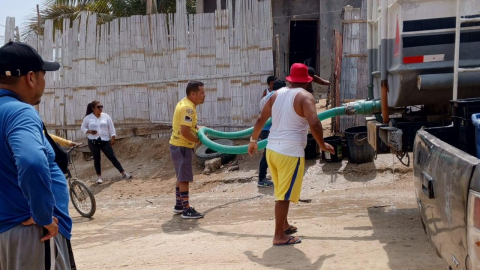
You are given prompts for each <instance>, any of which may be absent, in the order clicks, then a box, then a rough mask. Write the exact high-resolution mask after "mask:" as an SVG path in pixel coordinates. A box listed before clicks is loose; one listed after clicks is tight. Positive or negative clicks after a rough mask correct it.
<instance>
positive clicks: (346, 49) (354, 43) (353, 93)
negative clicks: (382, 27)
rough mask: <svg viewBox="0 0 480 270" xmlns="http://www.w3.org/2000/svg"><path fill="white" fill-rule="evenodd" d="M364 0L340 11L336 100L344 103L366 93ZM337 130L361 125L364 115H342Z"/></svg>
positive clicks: (365, 10) (360, 97)
mask: <svg viewBox="0 0 480 270" xmlns="http://www.w3.org/2000/svg"><path fill="white" fill-rule="evenodd" d="M366 2H367V1H365V0H363V1H362V8H352V7H347V8H345V9H344V14H343V47H342V49H343V53H342V60H341V66H342V69H341V82H340V93H339V95H338V96H339V99H340V100H339V101H340V102H341V103H347V102H351V101H355V100H359V99H366V98H367V97H368V91H367V84H368V61H367V59H368V58H367V3H366ZM339 121H340V122H339V125H338V126H337V129H336V131H337V132H339V133H344V131H345V129H347V128H350V127H356V126H364V125H365V124H366V122H365V116H364V115H354V116H341V117H339Z"/></svg>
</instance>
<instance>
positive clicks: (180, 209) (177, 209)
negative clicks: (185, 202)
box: [173, 205, 183, 214]
mask: <svg viewBox="0 0 480 270" xmlns="http://www.w3.org/2000/svg"><path fill="white" fill-rule="evenodd" d="M173 212H174V213H175V214H181V213H183V206H178V205H175V207H173Z"/></svg>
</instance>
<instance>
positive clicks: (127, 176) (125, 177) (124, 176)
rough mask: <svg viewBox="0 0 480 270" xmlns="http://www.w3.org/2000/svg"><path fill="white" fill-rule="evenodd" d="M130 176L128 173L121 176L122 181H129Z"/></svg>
mask: <svg viewBox="0 0 480 270" xmlns="http://www.w3.org/2000/svg"><path fill="white" fill-rule="evenodd" d="M130 178H132V176H131V175H130V174H128V173H125V174H123V179H130Z"/></svg>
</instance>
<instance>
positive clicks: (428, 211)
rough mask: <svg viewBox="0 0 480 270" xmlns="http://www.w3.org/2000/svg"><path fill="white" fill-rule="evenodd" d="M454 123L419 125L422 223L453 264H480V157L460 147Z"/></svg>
mask: <svg viewBox="0 0 480 270" xmlns="http://www.w3.org/2000/svg"><path fill="white" fill-rule="evenodd" d="M457 143H458V135H457V133H456V132H455V129H454V127H453V126H447V127H436V128H426V129H422V130H419V131H418V132H417V135H416V137H415V142H414V150H413V172H414V185H415V193H416V197H417V203H418V208H419V210H420V215H421V220H422V225H423V228H424V229H425V233H426V234H427V237H428V239H429V241H430V242H431V243H432V244H433V246H434V248H435V250H436V252H437V255H438V256H440V257H441V258H443V259H444V260H445V261H446V262H447V264H448V265H449V269H463V270H467V269H468V270H479V269H480V166H478V165H479V164H480V159H478V158H476V157H474V156H472V155H470V154H467V153H465V152H464V151H462V150H460V149H458V148H457V147H456V145H457Z"/></svg>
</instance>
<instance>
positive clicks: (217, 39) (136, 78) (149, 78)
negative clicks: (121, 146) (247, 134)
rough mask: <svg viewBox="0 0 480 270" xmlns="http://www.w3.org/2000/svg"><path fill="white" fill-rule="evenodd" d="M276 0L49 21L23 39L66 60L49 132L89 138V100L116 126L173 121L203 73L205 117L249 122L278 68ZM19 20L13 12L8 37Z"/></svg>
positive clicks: (46, 102)
mask: <svg viewBox="0 0 480 270" xmlns="http://www.w3.org/2000/svg"><path fill="white" fill-rule="evenodd" d="M270 1H271V0H261V1H258V0H237V1H235V2H236V3H235V4H236V6H235V14H233V7H232V1H231V0H228V1H227V9H226V10H217V11H216V12H215V13H205V14H195V15H188V14H187V12H186V3H185V2H186V0H177V13H176V14H154V15H146V16H132V17H128V18H119V19H115V20H113V21H111V22H109V23H106V24H102V25H97V16H96V14H87V13H82V14H81V15H80V16H79V17H78V18H77V19H76V20H75V21H72V22H71V21H69V20H68V19H66V20H65V21H64V24H63V29H62V31H60V30H56V31H55V32H54V31H53V23H52V21H46V23H45V31H44V32H45V33H47V34H45V35H44V36H36V35H29V36H28V37H27V39H26V42H27V43H28V44H30V45H32V46H33V47H34V48H35V49H37V50H38V52H39V53H40V55H42V57H43V58H44V59H45V60H53V59H55V60H56V61H58V62H59V63H60V64H61V69H60V70H59V71H58V72H49V73H47V77H46V88H45V94H44V96H43V98H42V103H41V104H40V105H39V112H40V115H41V117H42V119H43V120H44V122H45V124H46V125H47V127H48V129H49V130H50V131H51V132H53V133H56V134H58V135H60V136H64V137H66V138H68V139H71V140H77V139H80V138H83V137H84V136H83V135H82V134H81V132H80V124H81V122H82V120H83V117H84V116H85V111H86V106H87V104H88V103H89V102H91V101H93V100H99V101H101V102H102V103H103V104H104V106H105V107H104V112H106V113H108V114H109V115H110V116H111V117H112V119H113V120H114V123H115V125H116V127H117V129H122V128H124V129H126V130H128V129H132V128H135V127H142V126H143V127H145V126H149V125H155V124H166V125H168V124H170V123H171V121H172V117H173V112H174V108H175V105H176V103H177V102H178V101H179V100H180V99H182V98H183V97H185V95H186V94H185V88H186V85H187V83H188V81H189V80H200V81H202V82H204V83H205V90H206V94H207V98H206V100H205V103H204V104H203V105H200V107H199V110H198V111H199V124H200V125H205V126H211V127H217V128H218V129H221V130H235V129H239V128H244V127H248V126H251V125H252V124H253V123H254V119H256V117H257V116H258V113H259V107H258V104H259V101H260V98H261V91H262V90H263V89H264V88H265V84H266V78H267V77H268V76H269V75H271V74H273V54H272V18H271V16H272V15H271V2H270ZM14 27H15V23H14V19H13V18H7V29H6V35H5V36H6V37H9V36H11V35H13V30H12V29H14ZM11 33H12V34H11ZM5 40H6V42H8V38H6V39H5ZM166 134H167V136H168V132H166ZM154 136H158V135H152V137H154Z"/></svg>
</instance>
